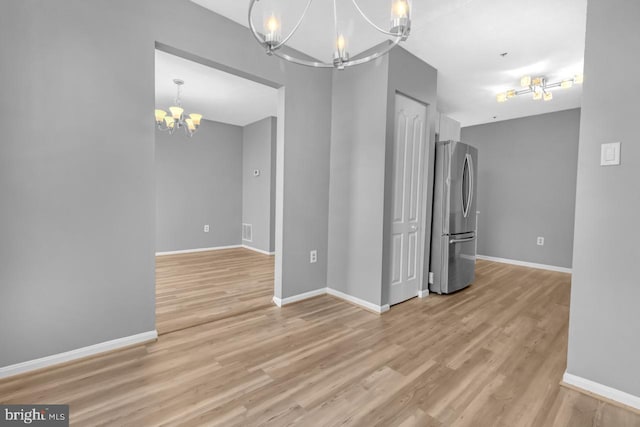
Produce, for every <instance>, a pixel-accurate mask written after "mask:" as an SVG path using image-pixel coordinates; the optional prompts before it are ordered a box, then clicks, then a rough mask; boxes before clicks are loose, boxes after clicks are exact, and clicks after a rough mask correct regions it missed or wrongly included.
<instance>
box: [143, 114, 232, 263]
mask: <svg viewBox="0 0 640 427" xmlns="http://www.w3.org/2000/svg"><path fill="white" fill-rule="evenodd" d="M242 133H243V129H242V128H241V127H239V126H233V125H229V124H226V123H218V122H212V121H208V120H203V121H202V125H201V126H200V129H199V130H198V133H197V134H195V135H194V136H193V137H192V138H189V137H188V136H187V135H186V134H185V133H184V132H181V131H179V132H176V133H175V134H174V135H169V134H168V133H165V132H161V131H156V188H157V190H156V194H157V196H156V197H157V198H156V212H157V214H156V221H157V222H156V252H167V251H178V250H185V249H198V248H212V247H217V246H230V245H239V244H240V220H241V217H242V192H243V189H242V179H243V177H242V156H243V152H242ZM205 224H208V225H209V227H210V231H209V233H205V232H204V230H203V227H204V225H205Z"/></svg>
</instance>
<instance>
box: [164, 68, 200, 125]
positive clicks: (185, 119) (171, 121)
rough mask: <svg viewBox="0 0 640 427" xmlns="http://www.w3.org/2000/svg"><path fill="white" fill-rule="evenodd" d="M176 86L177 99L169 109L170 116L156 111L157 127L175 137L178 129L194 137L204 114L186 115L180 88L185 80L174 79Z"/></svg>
mask: <svg viewBox="0 0 640 427" xmlns="http://www.w3.org/2000/svg"><path fill="white" fill-rule="evenodd" d="M173 83H175V85H176V99H175V103H174V105H173V106H171V107H169V114H167V112H166V111H164V110H156V125H157V127H158V129H160V130H161V131H165V132H169V134H170V135H173V134H174V133H175V131H176V129H184V131H185V133H186V134H187V136H189V137H192V136H193V134H195V133H196V132H197V131H198V128H199V127H200V120H202V114H196V113H191V114H186V113H185V112H184V108H182V100H181V99H180V88H181V87H182V85H183V84H184V80H180V79H173Z"/></svg>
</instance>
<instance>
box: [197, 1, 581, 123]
mask: <svg viewBox="0 0 640 427" xmlns="http://www.w3.org/2000/svg"><path fill="white" fill-rule="evenodd" d="M192 1H194V2H195V3H198V4H200V5H201V6H203V7H206V8H207V9H210V10H212V11H214V12H216V13H218V14H220V15H223V16H226V17H227V18H229V19H232V20H234V21H236V22H238V23H239V24H241V25H244V26H247V10H248V3H249V2H248V0H192ZM412 3H413V5H412V10H413V15H412V19H413V27H412V35H411V37H410V38H409V40H408V41H407V42H406V43H405V44H404V47H405V48H406V49H408V50H409V51H410V52H412V53H413V54H415V55H416V56H418V57H420V58H421V59H423V60H424V61H426V62H428V63H429V64H431V65H432V66H434V67H435V68H437V69H438V104H439V109H440V110H441V111H442V112H443V113H445V114H447V115H449V116H451V117H452V118H454V119H456V120H458V121H460V122H461V123H462V125H463V126H469V125H473V124H479V123H486V122H490V121H494V120H506V119H510V118H516V117H524V116H530V115H534V114H542V113H547V112H552V111H559V110H565V109H568V108H575V107H579V106H580V105H581V96H582V88H581V87H580V86H574V87H573V88H571V89H565V90H558V91H556V92H554V99H553V100H552V101H549V102H544V101H535V102H534V101H533V100H531V99H530V98H529V97H527V96H521V97H518V98H515V99H511V100H510V101H509V102H506V103H504V104H498V103H497V102H496V100H495V95H496V94H497V93H498V92H503V91H506V90H507V89H511V88H516V87H517V86H518V83H519V80H520V77H522V76H523V75H525V74H533V75H543V76H546V77H547V78H549V79H551V80H553V79H555V78H558V79H561V78H568V77H572V76H573V75H574V74H577V73H581V72H582V67H583V58H584V34H585V27H586V7H587V4H586V3H587V0H537V1H530V0H526V1H525V0H413V2H412ZM305 4H306V2H305V1H301V0H298V1H294V0H262V1H260V2H259V3H258V6H257V7H256V9H255V14H254V16H255V22H256V26H257V27H258V28H261V27H262V23H261V20H262V19H264V16H265V15H266V14H267V13H270V11H272V10H275V11H280V13H281V19H282V22H283V34H286V33H287V30H288V29H291V27H292V26H293V24H294V23H295V22H296V21H297V17H298V16H299V15H300V13H301V12H302V10H303V8H304V6H305ZM332 4H333V2H332V1H331V0H315V1H314V2H313V3H312V6H311V9H310V11H309V14H308V16H307V19H306V20H305V22H304V23H303V24H302V26H301V27H300V30H299V32H298V33H297V34H296V35H295V36H294V37H293V38H292V39H291V40H290V42H289V44H290V45H291V46H292V47H294V48H296V49H299V50H301V51H303V52H305V53H307V54H309V55H311V56H313V57H315V58H319V59H322V60H328V59H329V57H330V56H331V52H332V49H333V45H334V36H333V18H332V12H331V11H332ZM359 4H360V6H361V7H362V8H363V9H364V10H365V12H366V13H367V14H369V15H370V17H371V18H372V19H373V20H374V21H375V22H376V23H379V25H381V26H383V25H384V24H385V23H386V22H388V20H389V17H390V12H389V5H390V1H389V0H375V1H372V0H369V1H367V2H365V1H362V0H361V1H360V2H359ZM338 10H339V14H340V15H341V18H340V20H339V24H338V25H339V27H340V31H341V32H343V33H344V34H345V36H346V37H347V39H348V42H349V47H348V50H349V51H350V53H351V55H354V54H357V53H359V52H361V51H363V50H366V49H367V48H369V47H371V46H373V45H375V44H377V43H378V42H380V41H382V40H383V39H384V38H383V37H382V36H381V35H380V34H378V33H376V32H375V31H374V30H372V29H371V28H370V27H369V26H368V24H366V23H365V22H364V21H363V20H362V18H360V16H359V15H358V14H357V12H356V11H355V9H354V7H353V5H352V3H351V1H350V0H338ZM356 36H357V37H356ZM503 52H508V55H507V56H505V57H502V56H500V53H503ZM586 78H588V76H586ZM494 116H495V117H496V119H494Z"/></svg>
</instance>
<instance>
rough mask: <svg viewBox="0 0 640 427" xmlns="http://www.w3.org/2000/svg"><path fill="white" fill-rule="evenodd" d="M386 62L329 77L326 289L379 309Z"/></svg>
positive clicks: (383, 59) (387, 64)
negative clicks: (330, 104) (328, 186)
mask: <svg viewBox="0 0 640 427" xmlns="http://www.w3.org/2000/svg"><path fill="white" fill-rule="evenodd" d="M388 74H389V58H388V57H387V56H385V57H383V58H380V59H378V60H377V61H375V62H372V63H369V64H366V65H362V66H358V67H355V68H347V69H345V70H343V71H340V72H335V73H334V75H333V121H332V130H331V191H330V202H329V267H328V273H327V276H328V282H327V285H328V286H329V287H331V288H333V289H336V290H339V291H341V292H344V293H346V294H348V295H352V296H355V297H357V298H360V299H363V300H365V301H369V302H371V303H373V304H376V305H381V303H382V301H381V285H382V284H381V279H382V231H383V215H382V213H383V206H384V157H385V133H386V114H387V82H388Z"/></svg>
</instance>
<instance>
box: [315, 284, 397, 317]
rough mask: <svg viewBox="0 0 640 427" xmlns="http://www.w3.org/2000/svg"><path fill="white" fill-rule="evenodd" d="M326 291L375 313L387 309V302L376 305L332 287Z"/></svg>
mask: <svg viewBox="0 0 640 427" xmlns="http://www.w3.org/2000/svg"><path fill="white" fill-rule="evenodd" d="M327 293H328V294H329V295H332V296H334V297H336V298H340V299H343V300H345V301H349V302H351V303H353V304H356V305H359V306H361V307H364V308H366V309H367V310H371V311H374V312H376V313H380V314H382V313H384V312H386V311H389V304H385V305H376V304H373V303H370V302H369V301H365V300H363V299H360V298H357V297H354V296H352V295H348V294H345V293H344V292H340V291H338V290H335V289H332V288H327Z"/></svg>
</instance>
